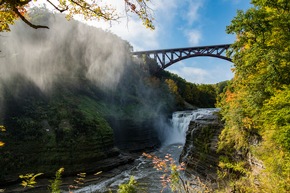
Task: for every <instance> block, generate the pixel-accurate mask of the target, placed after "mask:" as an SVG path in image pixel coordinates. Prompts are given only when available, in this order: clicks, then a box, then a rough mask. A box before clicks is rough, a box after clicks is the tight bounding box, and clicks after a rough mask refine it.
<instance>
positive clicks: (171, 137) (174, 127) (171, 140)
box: [64, 109, 218, 193]
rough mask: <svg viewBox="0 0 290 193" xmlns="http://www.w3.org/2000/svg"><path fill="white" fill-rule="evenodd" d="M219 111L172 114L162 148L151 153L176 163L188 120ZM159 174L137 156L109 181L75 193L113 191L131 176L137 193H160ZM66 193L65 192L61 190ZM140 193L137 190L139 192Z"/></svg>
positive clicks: (201, 110) (151, 165)
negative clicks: (167, 156) (135, 182)
mask: <svg viewBox="0 0 290 193" xmlns="http://www.w3.org/2000/svg"><path fill="white" fill-rule="evenodd" d="M215 111H218V109H197V110H192V111H179V112H175V113H173V115H172V120H171V124H170V125H169V126H168V128H164V130H163V133H164V135H165V137H166V139H165V141H164V144H163V145H162V147H161V148H160V149H159V150H157V151H155V152H154V153H153V154H154V155H156V156H157V157H159V158H164V156H165V155H166V154H171V156H172V158H174V160H175V161H176V162H177V163H178V160H179V156H180V154H181V151H182V148H183V145H184V143H185V136H186V131H187V129H188V125H189V123H190V121H191V120H195V119H203V118H204V117H206V116H211V114H212V113H213V112H215ZM162 174H163V173H162V172H160V171H157V170H156V169H154V168H153V164H152V160H150V159H148V158H146V157H144V156H140V157H139V158H138V159H136V160H135V162H134V163H133V164H132V165H131V166H130V167H129V168H127V169H125V170H124V171H120V173H119V174H118V175H115V176H114V177H111V178H109V179H105V180H101V181H98V182H97V183H94V182H91V184H89V185H86V186H84V187H82V188H80V189H78V190H74V191H73V192H74V193H103V192H108V190H111V191H113V192H115V191H116V190H117V189H118V186H119V184H122V183H127V182H128V180H129V179H130V176H134V178H135V180H137V182H138V189H139V190H140V192H150V193H154V192H160V191H161V190H162V185H161V182H160V177H161V176H162ZM64 192H68V191H64ZM138 192H139V191H138ZM163 192H164V193H169V192H171V191H170V190H169V188H167V189H164V190H163Z"/></svg>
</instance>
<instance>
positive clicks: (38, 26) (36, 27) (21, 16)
mask: <svg viewBox="0 0 290 193" xmlns="http://www.w3.org/2000/svg"><path fill="white" fill-rule="evenodd" d="M13 11H14V12H15V13H16V14H17V15H18V16H19V17H20V18H21V20H22V21H24V23H26V24H27V25H29V26H30V27H32V28H34V29H38V28H46V29H49V27H47V26H43V25H34V24H32V23H31V22H30V21H28V20H27V19H26V18H25V17H24V16H23V15H22V14H21V13H20V12H19V11H18V9H17V8H16V7H14V8H13Z"/></svg>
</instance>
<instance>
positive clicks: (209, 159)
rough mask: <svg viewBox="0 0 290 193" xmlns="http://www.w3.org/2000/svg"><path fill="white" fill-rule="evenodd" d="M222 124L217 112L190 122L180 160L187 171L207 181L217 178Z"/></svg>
mask: <svg viewBox="0 0 290 193" xmlns="http://www.w3.org/2000/svg"><path fill="white" fill-rule="evenodd" d="M221 129H222V124H221V122H220V121H219V119H218V116H217V114H212V115H203V116H201V117H199V118H198V119H195V120H194V121H191V122H190V125H189V128H188V131H187V133H186V143H185V145H184V148H183V151H182V153H181V156H180V162H184V163H185V164H186V166H187V167H186V171H187V172H188V173H190V174H193V175H196V176H198V177H200V178H202V179H203V180H206V181H211V182H213V181H215V180H216V179H217V165H218V156H219V155H218V154H217V152H216V150H217V143H218V136H219V134H220V132H221Z"/></svg>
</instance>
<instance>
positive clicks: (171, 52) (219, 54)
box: [132, 44, 232, 69]
mask: <svg viewBox="0 0 290 193" xmlns="http://www.w3.org/2000/svg"><path fill="white" fill-rule="evenodd" d="M230 45H231V44H223V45H212V46H199V47H189V48H174V49H163V50H149V51H139V52H132V54H133V55H134V56H137V57H142V56H144V55H145V56H146V57H150V58H152V59H154V60H155V61H156V62H157V63H158V64H159V65H160V68H161V69H165V68H167V67H168V66H171V65H172V64H174V63H176V62H179V61H181V60H184V59H188V58H192V57H198V56H210V57H216V58H220V59H224V60H227V61H230V62H232V60H231V58H229V57H227V56H226V51H227V50H228V49H229V47H230Z"/></svg>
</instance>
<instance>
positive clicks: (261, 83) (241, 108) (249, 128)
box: [219, 0, 290, 192]
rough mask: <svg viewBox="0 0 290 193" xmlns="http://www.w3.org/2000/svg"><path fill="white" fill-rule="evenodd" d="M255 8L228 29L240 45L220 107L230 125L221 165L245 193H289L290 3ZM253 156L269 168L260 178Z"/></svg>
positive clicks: (261, 1) (265, 2)
mask: <svg viewBox="0 0 290 193" xmlns="http://www.w3.org/2000/svg"><path fill="white" fill-rule="evenodd" d="M252 4H253V7H252V8H250V9H248V10H247V11H246V12H243V11H238V12H237V16H236V17H235V18H234V19H233V21H232V23H231V25H230V26H228V27H227V32H228V33H233V34H236V36H237V41H236V42H235V43H234V44H233V45H232V50H231V53H230V54H231V56H232V58H233V62H234V65H235V69H234V72H235V76H234V78H233V80H232V82H231V85H230V86H228V87H227V90H226V91H225V93H224V94H222V96H221V101H220V103H219V106H220V107H222V115H223V117H224V120H225V128H224V130H223V131H222V133H221V135H220V143H219V150H220V152H221V153H223V154H224V155H225V156H223V158H222V159H221V162H220V166H222V168H221V169H222V171H223V172H225V173H224V174H225V175H222V176H223V177H229V178H234V183H232V184H233V185H234V186H235V189H238V191H240V192H289V190H290V187H289V184H290V183H289V176H290V172H289V171H290V169H289V168H290V166H289V153H290V149H289V146H288V144H289V140H288V136H289V132H290V131H289V129H290V128H289V127H288V125H289V124H290V121H289V120H290V119H289V118H288V116H289V113H287V112H289V108H288V107H287V106H288V104H287V102H283V100H282V98H283V99H284V100H286V101H287V98H288V94H289V93H288V87H289V84H290V77H289V72H290V52H289V50H290V44H289V42H290V14H289V10H290V4H289V2H288V1H287V0H271V1H270V0H253V1H252ZM253 156H254V157H255V159H260V161H261V162H262V163H263V165H264V166H265V168H266V169H264V170H261V171H260V173H258V174H255V173H253V172H251V171H252V170H253V168H252V167H254V166H253V165H251V163H250V162H249V160H251V159H252V157H253ZM273 158H275V160H276V161H274V159H273ZM234 166H239V167H234ZM257 180H258V181H259V187H258V186H257V183H256V182H255V181H257Z"/></svg>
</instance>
